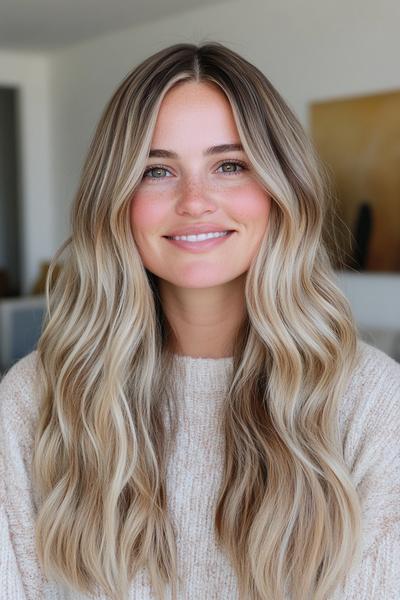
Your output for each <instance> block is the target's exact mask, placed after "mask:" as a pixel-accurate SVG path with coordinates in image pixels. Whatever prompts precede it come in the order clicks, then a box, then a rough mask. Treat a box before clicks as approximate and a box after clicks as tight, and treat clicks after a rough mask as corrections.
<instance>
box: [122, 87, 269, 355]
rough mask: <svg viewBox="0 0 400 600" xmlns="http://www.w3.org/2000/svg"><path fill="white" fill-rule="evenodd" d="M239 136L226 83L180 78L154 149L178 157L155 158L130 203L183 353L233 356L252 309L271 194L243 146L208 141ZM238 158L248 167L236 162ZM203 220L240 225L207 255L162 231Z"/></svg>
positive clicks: (226, 140) (234, 139)
mask: <svg viewBox="0 0 400 600" xmlns="http://www.w3.org/2000/svg"><path fill="white" fill-rule="evenodd" d="M235 143H236V144H240V138H239V134H238V131H237V128H236V124H235V121H234V117H233V113H232V110H231V107H230V104H229V101H228V100H227V98H226V96H225V95H224V93H223V92H222V90H220V89H219V88H218V87H217V86H215V85H213V84H210V83H195V82H185V83H183V84H180V85H177V86H175V87H174V88H172V89H171V90H170V91H169V92H168V93H167V94H166V96H165V98H164V100H163V102H162V104H161V107H160V111H159V114H158V118H157V122H156V126H155V131H154V135H153V139H152V143H151V149H156V148H157V149H164V150H171V151H173V152H175V153H176V154H177V155H178V158H159V157H151V158H149V159H148V161H147V166H146V169H145V175H144V177H143V179H142V181H141V183H140V184H139V186H138V187H137V189H136V191H135V194H134V196H133V198H132V202H131V207H130V217H131V227H132V233H133V236H134V239H135V242H136V244H137V247H138V250H139V253H140V256H141V258H142V260H143V264H144V266H145V267H146V268H147V269H148V270H149V271H151V272H152V273H154V274H155V275H156V276H157V278H158V285H159V291H160V295H161V299H162V305H163V309H164V311H165V314H166V317H167V319H168V322H169V323H170V325H171V327H172V330H173V332H174V334H175V336H176V339H175V340H174V341H173V348H172V349H173V351H174V352H176V353H177V354H180V355H184V356H192V357H203V358H222V357H227V356H232V351H233V341H234V336H235V333H236V331H237V329H238V327H239V325H240V323H241V322H242V320H243V318H244V315H245V299H244V285H245V277H246V273H247V271H248V269H249V266H250V264H251V261H252V259H253V257H254V256H255V255H256V253H257V251H258V248H259V245H260V242H261V240H262V238H263V235H264V232H265V228H266V226H267V222H268V217H269V211H270V204H271V200H270V197H269V196H268V194H267V192H266V191H265V189H264V188H263V187H262V186H261V185H260V183H259V182H258V181H257V180H256V178H255V176H254V172H253V170H252V167H251V164H250V162H249V160H248V159H247V156H246V154H245V153H244V151H243V150H233V151H232V150H230V151H228V152H226V151H225V152H219V153H218V154H212V155H208V156H204V154H203V152H204V151H205V150H206V149H207V148H209V147H210V146H215V145H220V144H235ZM233 159H236V160H239V161H241V162H243V163H245V168H241V167H240V166H235V165H233V166H232V163H229V160H233ZM224 162H225V163H228V164H227V165H225V166H222V163H224ZM150 167H152V168H153V170H152V171H148V169H150ZM160 167H161V169H160ZM199 222H201V223H216V224H218V225H219V224H221V225H223V227H222V230H227V229H235V230H236V233H234V234H233V235H232V236H231V237H230V238H229V239H227V240H225V241H224V242H223V243H222V244H219V245H218V246H216V247H215V248H211V249H209V250H208V251H204V252H201V253H199V254H193V253H191V252H188V251H186V250H183V249H180V248H177V247H175V246H174V245H173V244H171V243H170V242H168V240H166V239H164V237H163V236H165V235H168V234H171V233H172V232H174V231H175V230H176V229H178V228H179V229H180V228H182V227H185V226H190V225H192V224H194V223H199Z"/></svg>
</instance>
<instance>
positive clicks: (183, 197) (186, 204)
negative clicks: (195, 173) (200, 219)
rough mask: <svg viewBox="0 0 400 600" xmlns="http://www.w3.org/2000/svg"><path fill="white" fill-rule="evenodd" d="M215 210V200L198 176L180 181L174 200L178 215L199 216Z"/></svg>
mask: <svg viewBox="0 0 400 600" xmlns="http://www.w3.org/2000/svg"><path fill="white" fill-rule="evenodd" d="M216 210H217V203H216V200H215V198H213V197H212V194H211V192H210V190H209V189H207V186H206V185H205V183H204V182H203V181H201V180H200V179H198V178H190V179H189V178H188V179H187V180H186V181H183V182H182V186H181V189H180V190H179V195H178V199H177V202H176V212H177V213H178V214H179V215H192V216H199V215H202V214H203V213H213V212H215V211H216Z"/></svg>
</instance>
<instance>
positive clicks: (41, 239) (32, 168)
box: [0, 50, 57, 293]
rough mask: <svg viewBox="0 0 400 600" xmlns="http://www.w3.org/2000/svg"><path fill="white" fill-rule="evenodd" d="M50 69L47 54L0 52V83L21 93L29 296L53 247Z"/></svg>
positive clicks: (23, 238) (26, 289) (25, 275)
mask: <svg viewBox="0 0 400 600" xmlns="http://www.w3.org/2000/svg"><path fill="white" fill-rule="evenodd" d="M49 69H50V62H49V58H48V57H46V56H45V55H42V54H37V55H35V54H32V53H24V52H7V51H4V50H3V51H0V85H4V86H11V87H15V88H16V89H17V90H18V92H19V155H20V156H19V161H20V169H19V170H20V174H21V181H20V196H21V198H20V199H21V228H22V236H21V257H22V265H21V266H22V279H23V293H28V292H29V290H30V289H31V286H32V284H33V283H34V281H35V278H36V277H37V276H38V267H39V263H40V261H42V260H46V259H48V257H49V255H51V254H52V253H53V252H54V248H55V230H54V212H55V211H56V210H57V201H56V202H55V201H54V200H55V199H54V196H53V193H52V168H51V161H50V123H51V119H50V106H51V102H50V88H49V73H50V71H49ZM53 143H54V140H53Z"/></svg>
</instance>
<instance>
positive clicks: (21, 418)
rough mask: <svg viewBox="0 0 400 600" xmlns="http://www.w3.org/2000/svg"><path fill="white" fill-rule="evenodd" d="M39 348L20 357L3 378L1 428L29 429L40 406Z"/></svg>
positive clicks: (5, 429)
mask: <svg viewBox="0 0 400 600" xmlns="http://www.w3.org/2000/svg"><path fill="white" fill-rule="evenodd" d="M37 360H38V355H37V351H36V350H35V351H34V352H31V353H30V354H27V355H26V356H24V357H23V358H21V359H20V360H19V361H17V362H16V363H15V364H14V365H13V366H12V367H11V368H10V369H9V370H8V371H7V372H6V373H5V374H3V376H2V378H1V380H0V429H1V430H2V433H3V435H4V434H5V433H6V432H7V431H11V430H13V431H17V432H18V433H19V434H22V435H23V434H24V433H26V434H27V433H28V431H29V430H30V429H31V428H32V421H33V419H34V417H35V416H36V413H37V409H38V401H37V400H38V396H37Z"/></svg>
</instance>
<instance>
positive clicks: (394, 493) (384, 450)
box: [334, 344, 400, 600]
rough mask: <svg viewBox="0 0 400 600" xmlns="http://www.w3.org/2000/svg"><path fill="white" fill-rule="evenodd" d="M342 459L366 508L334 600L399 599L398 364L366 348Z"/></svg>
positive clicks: (353, 390) (351, 403)
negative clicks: (355, 551) (358, 545)
mask: <svg viewBox="0 0 400 600" xmlns="http://www.w3.org/2000/svg"><path fill="white" fill-rule="evenodd" d="M346 401H347V402H348V403H349V407H351V410H349V411H348V412H349V414H348V421H347V425H346V428H345V437H344V455H345V459H346V462H347V464H348V466H349V467H350V471H351V475H352V479H353V482H354V483H355V486H356V490H357V492H358V495H359V498H360V502H361V509H362V552H361V558H360V560H359V562H358V563H356V564H355V565H353V567H352V569H351V570H350V572H349V573H348V575H347V577H346V579H345V581H344V583H343V585H342V586H341V588H340V589H339V590H338V592H337V594H336V595H335V596H334V600H374V599H375V598H382V599H384V600H399V599H400V571H399V565H400V365H399V364H398V363H396V362H395V361H393V360H392V359H391V358H389V357H388V356H387V355H386V354H384V353H382V352H381V351H379V350H377V349H375V348H372V347H371V346H369V345H366V344H362V359H361V365H360V369H359V371H358V372H357V374H356V377H355V380H354V382H353V383H352V385H351V386H350V389H349V391H348V394H347V396H346Z"/></svg>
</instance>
